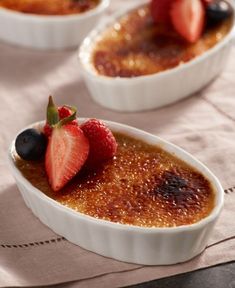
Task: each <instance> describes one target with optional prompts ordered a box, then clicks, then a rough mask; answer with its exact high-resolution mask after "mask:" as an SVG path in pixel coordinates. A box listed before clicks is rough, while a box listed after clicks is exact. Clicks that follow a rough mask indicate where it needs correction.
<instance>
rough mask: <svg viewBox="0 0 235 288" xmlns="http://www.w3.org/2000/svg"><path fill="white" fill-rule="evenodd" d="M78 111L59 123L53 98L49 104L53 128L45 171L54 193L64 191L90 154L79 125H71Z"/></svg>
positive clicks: (49, 119)
mask: <svg viewBox="0 0 235 288" xmlns="http://www.w3.org/2000/svg"><path fill="white" fill-rule="evenodd" d="M75 119H76V111H74V112H73V114H72V115H70V116H69V117H66V118H64V119H62V120H60V121H59V114H58V110H57V109H56V107H55V105H54V103H53V100H52V98H50V100H49V104H48V121H49V124H50V126H52V134H51V137H50V138H49V143H48V145H47V150H46V157H45V169H46V173H47V176H48V180H49V183H50V185H51V187H52V189H53V190H54V191H58V190H60V189H62V188H63V187H64V186H65V185H66V184H67V183H68V182H69V181H70V180H71V179H72V178H73V177H74V176H75V175H76V174H77V173H78V172H79V171H80V169H81V168H82V166H83V164H84V163H85V161H86V159H87V157H88V153H89V142H88V140H87V138H86V137H85V135H84V133H83V131H82V130H81V129H80V128H79V127H78V125H73V124H71V123H72V121H73V120H75Z"/></svg>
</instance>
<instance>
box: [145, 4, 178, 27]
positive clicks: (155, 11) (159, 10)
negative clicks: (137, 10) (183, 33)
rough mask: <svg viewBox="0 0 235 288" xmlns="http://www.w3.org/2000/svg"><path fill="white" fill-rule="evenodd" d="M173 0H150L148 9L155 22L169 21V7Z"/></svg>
mask: <svg viewBox="0 0 235 288" xmlns="http://www.w3.org/2000/svg"><path fill="white" fill-rule="evenodd" d="M172 1H173V0H152V1H151V3H150V11H151V13H152V17H153V19H154V21H155V22H156V23H165V24H167V23H170V22H171V19H170V13H169V11H170V7H171V3H172Z"/></svg>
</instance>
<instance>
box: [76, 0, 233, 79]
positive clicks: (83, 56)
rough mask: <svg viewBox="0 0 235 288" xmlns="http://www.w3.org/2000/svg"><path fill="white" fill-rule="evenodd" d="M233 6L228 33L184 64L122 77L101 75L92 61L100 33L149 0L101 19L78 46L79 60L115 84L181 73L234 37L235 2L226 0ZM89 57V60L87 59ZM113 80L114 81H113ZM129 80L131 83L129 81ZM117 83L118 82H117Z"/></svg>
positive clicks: (92, 73)
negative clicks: (150, 72)
mask: <svg viewBox="0 0 235 288" xmlns="http://www.w3.org/2000/svg"><path fill="white" fill-rule="evenodd" d="M226 1H227V2H228V3H229V4H230V5H231V7H232V9H233V16H232V18H233V20H232V26H231V29H230V31H229V32H228V33H227V34H226V36H225V37H224V38H223V39H222V40H221V41H219V42H218V43H216V44H215V45H214V46H213V47H212V48H209V49H208V50H206V51H205V52H203V53H202V54H201V55H198V56H196V57H194V58H193V59H191V60H190V61H188V62H185V63H183V64H179V65H178V66H176V67H173V68H169V69H166V70H163V71H160V72H157V73H153V74H147V75H140V76H136V77H120V76H116V77H110V76H106V75H100V74H99V73H98V71H96V69H95V67H94V65H93V63H92V61H90V60H91V59H90V58H91V57H90V56H91V52H92V51H93V49H94V44H95V43H96V41H97V38H99V35H100V34H101V33H102V32H104V31H105V29H107V28H108V27H111V26H112V24H114V23H115V22H116V21H117V20H118V18H120V17H122V16H124V15H125V14H127V13H129V12H130V11H132V10H135V9H137V8H138V7H141V6H144V5H146V4H147V3H148V2H149V0H143V2H141V3H140V2H139V3H137V4H134V5H129V7H127V8H126V9H121V10H120V11H118V12H116V13H113V14H112V15H110V16H109V17H108V18H106V19H104V20H101V21H100V23H99V24H98V25H97V27H96V28H94V29H92V30H91V32H90V33H89V34H88V35H87V36H86V37H85V38H84V40H83V41H82V43H81V45H80V46H79V48H78V54H77V55H78V60H79V62H80V63H81V64H82V67H83V69H84V71H85V72H86V73H87V74H88V75H89V76H90V77H92V78H96V79H99V80H100V81H103V82H110V83H109V84H113V83H112V82H114V81H115V82H117V81H118V82H122V84H129V83H130V82H131V84H132V83H134V82H138V81H141V80H144V81H151V80H152V79H154V78H161V77H165V76H168V75H171V74H173V75H174V74H176V73H179V72H180V71H182V70H185V69H187V68H189V69H190V68H191V67H192V66H194V65H196V64H198V63H200V62H203V61H204V60H205V59H206V58H208V57H210V56H212V55H214V54H215V53H217V52H218V51H219V50H220V49H221V48H222V47H223V46H225V45H226V44H228V42H229V41H230V40H231V39H232V37H233V36H234V34H235V3H233V2H232V1H229V0H226ZM90 46H91V48H88V49H86V48H87V47H90ZM87 59H88V60H87ZM111 81H112V82H111ZM127 82H129V83H127ZM115 84H116V83H115Z"/></svg>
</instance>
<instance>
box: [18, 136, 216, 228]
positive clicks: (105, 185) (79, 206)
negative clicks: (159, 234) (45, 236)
mask: <svg viewBox="0 0 235 288" xmlns="http://www.w3.org/2000/svg"><path fill="white" fill-rule="evenodd" d="M114 136H115V138H116V141H117V143H118V149H117V153H116V155H115V156H114V158H113V159H111V160H109V161H108V162H106V163H104V164H103V165H102V167H100V168H99V169H98V170H96V171H95V172H87V171H86V170H85V169H84V170H82V171H80V172H79V173H78V175H77V176H76V177H75V178H74V179H72V181H71V182H69V183H68V184H67V185H66V186H65V187H64V188H62V189H61V190H60V191H57V192H53V190H52V189H51V187H50V185H49V183H48V180H47V176H46V172H45V166H44V161H38V162H37V161H36V162H30V161H25V160H22V159H21V158H19V157H18V156H15V157H14V158H15V163H16V166H17V167H18V169H19V170H20V171H21V173H22V174H23V175H24V177H25V178H26V179H28V181H30V182H31V184H32V185H34V186H35V187H36V188H38V189H39V190H41V191H42V192H43V193H45V194H46V195H47V196H49V197H50V198H52V199H54V200H56V201H58V202H59V203H61V204H63V205H65V206H67V207H69V208H72V209H74V210H76V211H78V212H81V213H84V214H86V215H89V216H92V217H95V218H98V219H103V220H108V221H111V222H116V223H122V224H129V225H136V226H141V227H174V226H181V225H190V224H193V223H196V222H198V221H200V220H202V219H203V218H205V217H207V216H208V215H209V214H210V213H211V211H212V210H213V208H214V206H215V192H214V188H213V187H212V185H211V184H210V182H209V181H208V179H206V177H205V176H204V175H203V174H201V173H200V172H198V171H197V170H195V169H194V168H192V167H191V166H189V165H188V164H186V163H185V162H183V161H182V160H180V159H178V158H176V157H175V156H173V155H171V154H170V153H168V152H166V151H164V150H163V149H162V148H161V147H158V146H153V145H150V144H148V143H145V142H143V141H141V140H138V139H135V138H133V137H130V136H128V135H126V134H121V133H114Z"/></svg>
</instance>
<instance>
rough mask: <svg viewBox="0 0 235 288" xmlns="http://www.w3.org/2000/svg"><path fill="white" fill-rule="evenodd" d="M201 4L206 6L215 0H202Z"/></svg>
mask: <svg viewBox="0 0 235 288" xmlns="http://www.w3.org/2000/svg"><path fill="white" fill-rule="evenodd" d="M202 2H203V4H204V5H205V6H208V5H209V4H211V3H212V2H215V0H202Z"/></svg>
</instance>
